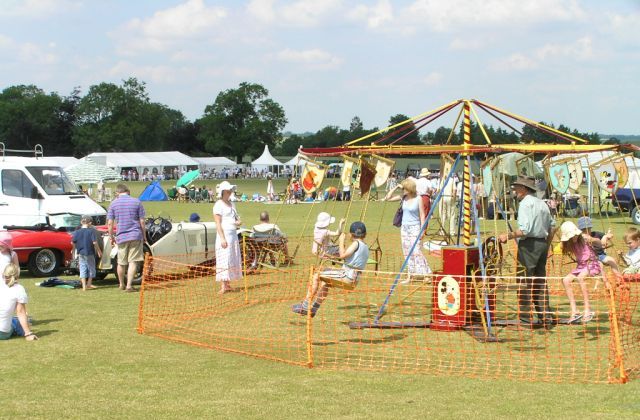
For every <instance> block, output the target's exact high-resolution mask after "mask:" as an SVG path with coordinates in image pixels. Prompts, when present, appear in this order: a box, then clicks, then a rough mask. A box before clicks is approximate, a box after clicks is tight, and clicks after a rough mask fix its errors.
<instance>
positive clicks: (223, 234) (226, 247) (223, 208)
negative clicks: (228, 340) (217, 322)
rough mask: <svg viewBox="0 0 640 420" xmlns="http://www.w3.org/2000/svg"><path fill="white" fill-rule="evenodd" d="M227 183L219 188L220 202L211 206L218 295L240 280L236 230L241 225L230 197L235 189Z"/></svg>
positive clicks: (240, 262)
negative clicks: (214, 227)
mask: <svg viewBox="0 0 640 420" xmlns="http://www.w3.org/2000/svg"><path fill="white" fill-rule="evenodd" d="M235 188H236V187H235V185H231V184H230V183H229V182H228V181H222V182H221V183H220V188H219V191H220V192H219V193H218V194H219V197H220V200H218V201H216V203H215V204H214V205H213V218H214V220H215V222H216V230H217V236H216V281H217V282H220V284H221V285H220V291H219V292H218V293H219V294H221V295H222V294H224V293H227V292H230V291H231V290H232V289H231V284H230V281H232V280H238V279H240V278H242V258H241V256H240V244H239V242H238V233H237V229H238V227H239V226H240V225H241V224H242V222H241V221H240V216H239V215H238V212H237V211H236V207H235V205H234V204H233V203H232V202H231V195H232V194H233V190H234V189H235Z"/></svg>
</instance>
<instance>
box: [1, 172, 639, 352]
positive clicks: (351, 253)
mask: <svg viewBox="0 0 640 420" xmlns="http://www.w3.org/2000/svg"><path fill="white" fill-rule="evenodd" d="M266 179H267V182H268V183H267V195H268V197H269V199H273V198H274V197H273V196H274V194H275V192H274V188H273V183H272V178H271V177H270V176H267V178H266ZM296 183H297V180H296V179H295V178H292V179H291V180H290V182H289V188H290V189H291V193H292V195H293V196H294V197H295V196H296V194H298V191H301V190H302V188H301V187H300V186H299V183H298V186H297V187H296ZM474 185H476V186H478V185H482V184H481V183H479V184H475V183H474ZM511 187H512V190H513V193H514V197H515V199H516V202H517V224H516V227H515V228H513V229H510V230H509V231H508V232H505V233H501V234H500V235H498V238H497V239H498V241H499V242H501V243H506V242H508V241H510V240H515V241H517V248H518V252H517V260H518V265H519V267H520V269H519V270H518V280H519V284H520V287H519V288H518V306H519V309H518V315H519V320H520V323H521V324H530V325H541V326H544V327H546V328H551V327H552V326H554V325H556V324H557V323H558V321H559V320H558V319H557V315H556V314H557V312H556V311H555V310H554V308H552V307H551V305H550V301H549V291H548V286H547V275H546V274H547V273H546V267H547V258H548V256H549V249H550V246H551V242H552V240H553V239H554V237H555V236H556V231H559V240H560V243H561V251H562V253H564V254H566V255H569V256H571V257H572V258H573V259H574V260H575V262H576V266H575V268H573V269H571V271H570V272H569V273H568V274H567V275H566V276H565V277H564V278H563V279H562V285H563V286H564V289H565V292H566V295H567V299H568V301H569V307H570V314H569V318H568V319H567V320H566V323H568V324H576V323H588V322H590V321H592V320H593V318H594V316H595V312H594V311H593V309H592V306H591V301H590V297H589V290H588V287H587V283H586V280H587V278H593V277H598V276H601V277H602V280H603V282H604V284H605V286H606V287H611V285H610V284H609V283H610V282H609V281H608V279H607V277H606V276H605V275H604V267H605V266H607V267H609V268H610V269H611V271H612V272H613V273H614V274H615V275H620V274H636V273H639V272H640V231H639V230H637V229H635V228H631V229H629V230H628V231H627V233H626V234H625V237H624V241H625V243H626V245H627V247H628V252H626V253H621V255H620V257H621V258H622V259H623V260H624V262H625V265H626V266H627V267H626V268H625V269H624V270H622V271H621V269H620V267H619V266H618V264H617V262H616V259H614V258H613V257H611V256H609V255H607V252H606V249H607V247H608V246H609V245H610V243H611V241H612V239H613V233H612V232H611V230H610V229H609V230H608V231H607V232H606V233H604V232H597V231H594V230H593V222H592V220H591V219H590V218H589V217H588V216H583V217H580V218H578V219H577V221H576V222H575V223H574V222H573V221H565V222H564V223H563V224H562V225H561V226H560V228H559V229H557V227H556V221H555V217H554V214H553V213H552V211H551V210H552V209H550V207H549V206H548V204H547V203H546V202H545V201H544V200H542V199H540V198H539V197H538V195H537V192H538V184H537V182H536V180H535V179H534V178H532V177H522V176H519V177H518V178H517V179H516V180H515V181H514V182H513V183H512V185H511ZM440 190H441V194H440V195H441V197H440V204H439V205H440V208H439V211H440V213H441V214H440V217H441V222H440V223H441V229H444V230H445V231H447V230H448V231H449V232H451V231H452V230H453V227H452V226H451V225H449V222H450V220H453V219H456V217H455V216H454V213H453V212H452V211H451V208H455V206H456V203H457V202H459V201H460V200H461V199H462V197H461V196H460V194H461V190H462V188H461V185H460V181H459V180H458V179H456V177H455V176H454V177H453V179H452V181H451V182H449V183H444V182H443V180H442V178H440V177H439V175H438V174H432V173H431V172H430V171H429V170H428V169H426V168H423V169H422V170H421V171H420V173H419V174H418V178H414V177H407V178H405V179H403V180H402V181H400V182H399V183H398V179H397V176H396V175H395V174H392V175H391V176H390V177H389V180H388V183H387V193H386V195H385V196H384V198H382V199H383V200H385V201H391V202H399V203H400V204H399V206H400V207H399V209H398V214H399V215H400V216H399V228H400V242H401V248H402V253H403V256H404V259H405V261H406V263H407V273H408V276H407V277H406V279H405V280H403V283H408V282H410V281H411V280H412V279H420V280H422V279H424V278H425V277H427V276H430V275H431V274H432V270H431V267H430V266H429V263H428V261H427V259H426V258H425V256H424V254H423V253H422V248H421V247H420V246H419V244H420V239H421V235H424V232H425V231H426V227H427V225H428V216H429V215H430V213H432V205H433V204H434V203H433V202H432V200H433V199H434V197H435V196H436V193H437V192H438V191H440ZM235 193H236V186H235V185H232V184H231V183H230V182H229V181H227V180H225V181H222V182H221V183H220V184H218V185H217V187H216V189H215V190H213V191H210V194H211V195H212V196H214V197H216V198H217V199H216V200H215V203H214V205H213V219H214V221H215V222H216V229H217V235H216V241H215V256H216V274H215V281H216V283H218V284H219V290H218V293H219V294H226V293H229V292H232V291H233V287H232V282H234V281H237V280H239V279H241V278H242V275H243V271H242V258H241V253H240V244H239V241H238V229H239V228H240V226H241V225H242V223H243V222H242V219H241V217H240V215H239V213H238V210H237V208H236V205H235V203H234V201H235V200H236V198H235V197H236V194H235ZM330 193H334V194H337V193H338V191H337V189H336V190H335V191H333V192H330ZM343 193H344V192H343ZM115 194H116V198H115V199H114V200H113V201H112V203H111V205H110V206H109V208H108V211H107V232H108V235H109V239H110V241H111V243H112V246H113V247H114V248H117V261H118V266H117V278H118V283H119V288H120V289H121V290H123V291H125V292H135V291H137V290H136V289H135V288H134V287H133V280H134V276H135V275H136V273H137V272H138V266H139V265H140V264H141V263H142V261H143V244H144V238H145V237H146V233H145V209H144V207H143V205H142V203H141V202H140V201H139V200H138V199H137V198H134V197H131V195H130V191H129V188H128V187H127V186H126V185H125V184H118V185H117V187H116V191H115ZM473 194H474V195H475V197H484V195H483V191H482V190H481V189H479V188H478V189H474V192H473ZM479 207H481V206H479ZM189 221H190V222H193V223H198V222H200V216H199V215H198V214H197V213H193V214H192V215H191V216H190V219H189ZM335 221H336V219H335V217H333V216H331V215H330V214H329V213H327V212H320V213H319V214H318V215H317V218H316V222H315V224H314V232H313V242H312V244H311V253H312V254H313V255H316V256H317V257H318V258H320V259H339V260H341V261H342V266H341V267H340V268H333V267H332V268H326V267H325V268H323V269H322V270H319V271H317V272H315V273H314V275H313V278H312V282H311V284H312V287H311V288H310V289H309V290H308V293H307V296H306V297H305V299H304V300H303V301H302V302H300V303H299V304H296V305H294V306H293V307H292V311H293V312H295V313H297V314H300V315H308V314H310V315H311V316H315V314H316V313H317V311H318V310H319V308H320V307H321V305H322V303H323V301H324V300H325V299H326V297H327V295H328V293H329V285H330V284H333V283H334V282H336V281H338V282H343V283H346V284H351V285H355V284H357V282H358V280H359V276H360V273H361V272H362V271H363V270H364V269H365V266H366V264H367V262H368V259H369V247H368V245H367V244H366V243H365V242H364V239H365V238H366V233H367V229H366V226H365V224H364V223H363V222H361V221H356V222H354V223H352V224H351V226H350V228H349V231H348V233H349V238H350V242H347V232H345V223H346V220H345V219H344V218H343V219H341V220H340V221H339V223H338V226H337V228H336V229H335V230H332V229H331V225H332V224H333V223H335ZM81 223H82V225H81V227H80V228H79V229H78V230H76V231H75V232H74V233H73V235H72V242H73V246H74V248H75V250H76V251H77V254H78V256H79V277H80V281H81V285H82V289H83V290H89V289H93V288H95V286H93V283H92V282H93V279H94V278H95V276H96V267H95V261H96V256H97V257H98V259H99V258H101V256H102V255H101V254H102V249H101V248H100V247H99V246H98V243H99V241H98V234H97V231H96V229H95V228H93V226H92V218H91V217H89V216H83V217H82V219H81ZM116 225H117V230H115V229H114V227H115V226H116ZM253 231H254V232H256V233H258V234H268V235H273V236H274V237H278V238H281V241H280V242H279V243H281V244H283V246H282V248H281V249H282V250H283V251H284V255H285V256H286V258H287V261H290V256H289V251H288V247H287V239H286V234H285V233H284V232H282V231H281V230H280V228H279V227H278V226H277V225H276V224H273V223H271V222H270V219H269V214H268V212H266V211H263V212H262V213H261V214H260V218H259V221H258V223H257V224H256V225H254V226H253ZM451 234H453V233H452V232H451ZM336 238H337V243H335V242H334V241H335V239H336ZM19 274H20V271H19V263H18V258H17V255H16V253H15V251H14V250H13V246H12V237H11V235H10V234H9V233H7V232H0V277H1V278H2V279H1V280H2V281H0V339H8V338H10V337H12V336H15V335H17V336H22V337H24V338H25V339H26V340H29V341H32V340H36V339H37V338H38V337H37V336H36V335H35V333H34V332H33V331H31V327H30V325H31V324H30V318H29V316H28V314H27V310H26V304H27V303H28V297H27V294H26V291H25V289H24V287H22V286H21V285H20V284H19V281H18V279H19ZM573 282H577V283H578V285H579V288H580V291H581V294H582V300H583V308H582V310H579V309H578V304H577V301H576V296H575V294H574V291H573V287H572V283H573Z"/></svg>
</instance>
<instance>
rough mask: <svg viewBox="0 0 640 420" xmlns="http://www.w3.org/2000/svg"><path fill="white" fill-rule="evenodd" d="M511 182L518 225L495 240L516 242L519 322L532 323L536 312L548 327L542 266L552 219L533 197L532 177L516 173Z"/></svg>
mask: <svg viewBox="0 0 640 420" xmlns="http://www.w3.org/2000/svg"><path fill="white" fill-rule="evenodd" d="M511 185H512V187H513V189H514V191H515V194H516V198H517V200H518V201H519V202H520V204H519V205H518V227H517V229H515V230H513V231H511V232H509V233H503V234H500V235H499V236H498V239H499V240H500V242H502V243H505V242H507V241H508V240H509V239H516V240H517V241H518V263H519V265H520V266H521V270H524V277H521V278H520V290H519V292H518V302H519V306H520V311H519V317H520V321H521V323H523V324H534V323H535V322H534V320H533V314H537V315H538V324H541V325H544V326H545V327H550V326H551V325H553V324H554V319H553V317H552V316H551V315H552V311H551V308H550V306H549V291H548V290H547V282H546V276H547V271H546V265H547V253H548V251H549V244H550V242H551V239H552V238H553V234H554V231H555V230H554V227H555V221H554V220H553V218H552V217H551V213H550V212H549V207H548V206H547V205H546V204H545V203H544V201H542V200H540V199H539V198H538V197H536V194H535V193H536V190H537V189H536V181H535V179H534V178H532V177H525V176H519V177H518V178H517V179H516V181H515V182H514V183H513V184H511ZM521 270H519V272H522V271H521Z"/></svg>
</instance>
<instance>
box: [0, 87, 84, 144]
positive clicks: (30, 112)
mask: <svg viewBox="0 0 640 420" xmlns="http://www.w3.org/2000/svg"><path fill="white" fill-rule="evenodd" d="M70 108H71V110H72V108H73V106H72V105H71V103H70V102H67V101H65V100H63V98H61V97H60V96H58V95H57V94H55V93H51V94H48V95H47V94H45V93H44V91H43V90H42V89H40V88H38V87H36V86H33V85H28V86H25V85H20V86H11V87H9V88H6V89H5V90H3V91H2V93H1V94H0V141H3V142H4V143H5V146H7V148H14V149H33V148H34V147H35V145H36V144H41V145H42V146H43V147H44V149H45V150H51V149H53V150H60V151H61V152H64V151H66V149H65V147H64V144H68V143H66V140H68V136H67V133H66V131H65V123H68V122H69V116H68V113H67V111H69V110H70ZM56 134H58V136H59V137H56Z"/></svg>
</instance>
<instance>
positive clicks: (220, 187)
mask: <svg viewBox="0 0 640 420" xmlns="http://www.w3.org/2000/svg"><path fill="white" fill-rule="evenodd" d="M216 189H217V190H218V196H219V197H222V191H233V190H235V189H236V186H235V185H232V184H231V183H229V181H222V182H221V183H220V184H219V185H218V186H217V187H216Z"/></svg>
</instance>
